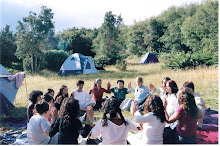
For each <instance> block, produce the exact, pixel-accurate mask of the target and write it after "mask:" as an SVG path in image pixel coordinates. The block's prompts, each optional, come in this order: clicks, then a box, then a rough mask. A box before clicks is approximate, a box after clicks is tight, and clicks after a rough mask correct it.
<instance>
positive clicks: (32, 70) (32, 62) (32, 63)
mask: <svg viewBox="0 0 220 146" xmlns="http://www.w3.org/2000/svg"><path fill="white" fill-rule="evenodd" d="M31 73H32V74H33V73H34V58H33V54H31Z"/></svg>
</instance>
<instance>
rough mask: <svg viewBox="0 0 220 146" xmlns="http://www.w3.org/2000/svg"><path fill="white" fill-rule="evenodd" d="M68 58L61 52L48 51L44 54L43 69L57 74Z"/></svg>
mask: <svg viewBox="0 0 220 146" xmlns="http://www.w3.org/2000/svg"><path fill="white" fill-rule="evenodd" d="M68 57H69V55H68V54H67V53H66V52H64V51H63V50H48V51H46V52H45V54H44V63H45V64H44V68H47V69H49V70H51V71H56V72H58V71H59V70H60V67H61V66H62V64H63V63H64V61H65V60H66V59H67V58H68Z"/></svg>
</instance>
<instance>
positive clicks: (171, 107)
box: [165, 94, 179, 129]
mask: <svg viewBox="0 0 220 146" xmlns="http://www.w3.org/2000/svg"><path fill="white" fill-rule="evenodd" d="M166 99H167V107H166V111H167V114H168V115H169V117H171V116H172V115H173V114H174V113H175V112H176V111H177V109H178V107H179V104H178V99H177V96H176V94H171V95H170V94H168V97H167V98H166ZM177 124H178V120H177V121H176V122H173V123H170V124H168V123H166V125H165V127H170V128H171V129H174V128H175V127H176V125H177Z"/></svg>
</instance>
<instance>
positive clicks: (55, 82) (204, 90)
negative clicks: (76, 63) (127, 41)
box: [8, 60, 218, 121]
mask: <svg viewBox="0 0 220 146" xmlns="http://www.w3.org/2000/svg"><path fill="white" fill-rule="evenodd" d="M127 63H128V66H127V70H126V71H119V70H117V69H116V68H115V66H106V67H105V69H106V71H101V72H100V74H90V75H79V76H68V77H59V76H58V75H57V73H54V72H49V71H42V73H41V74H40V75H30V74H27V77H26V79H25V80H26V81H24V82H23V85H22V87H20V88H19V90H18V93H17V96H16V98H15V101H14V105H15V108H14V109H13V110H11V111H10V113H9V115H8V117H10V116H15V117H23V116H25V115H26V107H27V105H28V103H29V101H28V97H27V96H28V94H29V93H30V92H31V91H32V90H34V89H38V90H42V91H43V92H44V91H46V90H47V89H48V88H52V89H54V91H55V95H56V94H57V92H58V91H59V88H60V86H61V85H66V86H67V87H68V92H69V94H70V93H71V91H72V90H74V89H75V88H76V82H77V80H79V79H82V80H84V81H85V85H84V90H86V91H88V90H89V89H90V88H91V86H92V85H93V82H94V80H95V79H96V78H101V79H102V80H103V81H102V86H103V87H105V88H106V84H107V82H108V81H110V83H111V87H115V86H116V81H117V80H118V79H123V80H124V81H125V87H127V83H128V82H129V81H131V83H132V87H133V88H135V87H136V84H135V78H136V77H137V76H141V77H143V80H144V85H146V86H148V85H149V83H153V84H154V85H155V86H156V87H160V86H161V80H162V79H163V78H164V77H166V76H168V77H170V78H171V79H173V80H174V81H176V83H177V85H178V87H179V88H180V87H181V86H182V84H183V83H184V82H185V81H193V83H194V84H195V92H196V93H200V96H201V97H202V98H203V99H204V101H205V102H206V107H207V108H211V109H214V110H218V68H217V67H209V68H207V67H198V68H197V69H191V70H187V71H182V70H178V71H173V70H168V69H162V68H161V65H163V64H162V63H157V64H149V65H146V64H144V65H141V64H138V61H137V60H127ZM25 82H26V84H25ZM26 89H27V92H26ZM105 95H107V94H105ZM111 95H112V94H111ZM126 97H127V98H134V95H133V94H132V93H130V94H128V95H127V96H126ZM124 115H125V117H127V118H129V117H130V114H129V112H124ZM101 116H102V114H101V113H100V112H95V117H96V121H97V120H98V119H100V118H101Z"/></svg>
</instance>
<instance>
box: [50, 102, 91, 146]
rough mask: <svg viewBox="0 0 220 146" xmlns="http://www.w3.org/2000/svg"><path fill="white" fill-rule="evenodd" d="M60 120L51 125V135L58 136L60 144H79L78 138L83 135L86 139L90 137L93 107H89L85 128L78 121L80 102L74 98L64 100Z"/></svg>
mask: <svg viewBox="0 0 220 146" xmlns="http://www.w3.org/2000/svg"><path fill="white" fill-rule="evenodd" d="M59 112H60V113H59V118H58V119H56V122H55V123H54V124H52V125H51V128H50V131H49V135H50V136H54V135H55V134H56V133H57V132H59V134H58V144H78V140H77V139H78V137H79V134H81V135H82V136H83V137H84V138H85V137H87V136H88V134H89V132H90V127H92V126H93V118H94V112H93V110H92V107H91V106H90V107H87V111H86V113H87V114H86V115H87V118H86V124H85V126H84V127H83V125H82V123H81V122H80V120H79V119H78V116H79V114H80V109H79V101H78V100H76V99H74V98H66V99H64V101H63V103H62V105H61V108H60V111H59Z"/></svg>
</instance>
